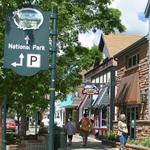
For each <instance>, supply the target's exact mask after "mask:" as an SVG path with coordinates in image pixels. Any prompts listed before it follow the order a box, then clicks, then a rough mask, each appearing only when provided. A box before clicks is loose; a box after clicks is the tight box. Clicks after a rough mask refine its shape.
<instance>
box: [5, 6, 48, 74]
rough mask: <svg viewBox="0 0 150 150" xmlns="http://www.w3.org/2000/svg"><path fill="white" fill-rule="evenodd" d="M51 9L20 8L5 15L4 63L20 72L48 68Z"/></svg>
mask: <svg viewBox="0 0 150 150" xmlns="http://www.w3.org/2000/svg"><path fill="white" fill-rule="evenodd" d="M49 19H50V12H43V11H39V10H37V9H34V8H22V9H18V10H17V11H14V12H8V13H7V16H6V31H5V49H4V67H5V68H8V69H12V70H13V71H15V72H16V73H17V74H20V75H22V76H31V75H34V74H36V73H37V72H38V71H40V70H47V69H48V66H49V65H48V52H49Z"/></svg>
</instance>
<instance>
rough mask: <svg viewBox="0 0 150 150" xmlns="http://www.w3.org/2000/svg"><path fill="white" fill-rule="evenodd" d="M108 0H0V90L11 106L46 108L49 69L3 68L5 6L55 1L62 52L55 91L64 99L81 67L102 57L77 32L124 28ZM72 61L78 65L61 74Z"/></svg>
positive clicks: (49, 7) (42, 4)
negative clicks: (25, 73)
mask: <svg viewBox="0 0 150 150" xmlns="http://www.w3.org/2000/svg"><path fill="white" fill-rule="evenodd" d="M33 2H34V3H33ZM110 4H111V0H95V1H93V0H82V1H77V0H72V1H68V0H54V1H53V2H52V1H51V0H46V1H45V0H34V1H33V0H28V1H26V0H23V1H22V0H11V1H10V0H5V1H4V0H0V22H1V24H0V43H1V45H0V93H1V95H5V94H7V95H8V99H9V106H10V107H12V108H13V109H14V110H17V109H18V108H21V106H22V105H25V106H27V109H28V112H29V110H30V111H31V112H33V111H35V110H38V109H39V108H42V109H44V108H46V106H47V104H48V101H46V100H45V99H44V95H45V94H47V93H50V87H49V81H50V74H51V71H45V72H39V73H37V74H36V75H34V76H31V77H21V76H19V75H17V74H16V73H14V72H13V71H10V70H6V69H5V68H3V59H4V58H3V53H4V32H5V15H6V14H7V10H8V9H10V10H16V9H17V8H21V7H26V6H27V7H35V6H36V7H37V8H39V9H42V10H43V11H52V7H53V6H54V5H57V6H58V23H57V25H58V44H57V45H58V52H61V53H62V54H61V55H57V67H56V68H57V73H56V91H57V92H58V95H57V98H59V99H63V97H65V95H66V94H67V93H70V92H71V91H74V90H75V89H76V87H77V86H78V85H80V83H81V82H82V76H81V75H80V71H81V70H83V69H89V67H91V66H93V65H95V64H98V63H99V61H100V59H101V54H100V52H99V50H98V47H97V46H93V47H92V48H91V49H89V48H85V47H82V46H81V43H79V41H78V35H79V33H84V32H88V31H90V30H92V31H93V32H96V31H97V30H102V31H103V32H104V33H106V34H108V33H111V32H115V31H117V30H118V31H119V32H122V31H124V30H125V27H124V26H123V25H122V24H121V20H120V16H121V14H120V11H119V10H117V9H113V8H110V7H109V5H110ZM50 23H51V21H50ZM51 26H52V25H51V24H50V27H51ZM16 38H17V37H16ZM85 40H86V39H85ZM87 42H88V41H87ZM50 61H51V55H50ZM71 65H77V66H79V68H78V69H77V70H76V71H75V72H72V73H71V74H69V75H68V76H66V77H64V72H65V69H66V68H67V69H68V68H70V66H71Z"/></svg>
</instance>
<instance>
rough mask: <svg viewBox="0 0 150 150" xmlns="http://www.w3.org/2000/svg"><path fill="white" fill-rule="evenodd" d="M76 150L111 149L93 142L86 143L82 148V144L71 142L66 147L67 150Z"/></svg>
mask: <svg viewBox="0 0 150 150" xmlns="http://www.w3.org/2000/svg"><path fill="white" fill-rule="evenodd" d="M78 149H80V150H81V149H82V150H84V149H87V150H108V149H111V147H108V146H105V145H102V143H101V142H93V141H88V143H87V146H83V145H82V142H73V143H72V145H71V146H68V147H67V150H78Z"/></svg>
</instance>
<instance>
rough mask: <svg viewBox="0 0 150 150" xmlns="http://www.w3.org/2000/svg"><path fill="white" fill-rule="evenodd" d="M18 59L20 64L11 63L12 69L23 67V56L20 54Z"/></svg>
mask: <svg viewBox="0 0 150 150" xmlns="http://www.w3.org/2000/svg"><path fill="white" fill-rule="evenodd" d="M19 58H20V63H16V62H13V63H12V64H11V65H12V66H14V67H17V66H23V59H24V56H23V54H22V53H21V54H20V56H19Z"/></svg>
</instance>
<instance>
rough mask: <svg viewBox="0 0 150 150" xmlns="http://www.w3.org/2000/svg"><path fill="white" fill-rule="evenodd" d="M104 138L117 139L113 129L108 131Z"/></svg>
mask: <svg viewBox="0 0 150 150" xmlns="http://www.w3.org/2000/svg"><path fill="white" fill-rule="evenodd" d="M104 138H105V139H107V140H111V141H116V140H117V136H116V134H115V132H114V131H113V130H110V131H108V132H107V134H106V135H105V137H104Z"/></svg>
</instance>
